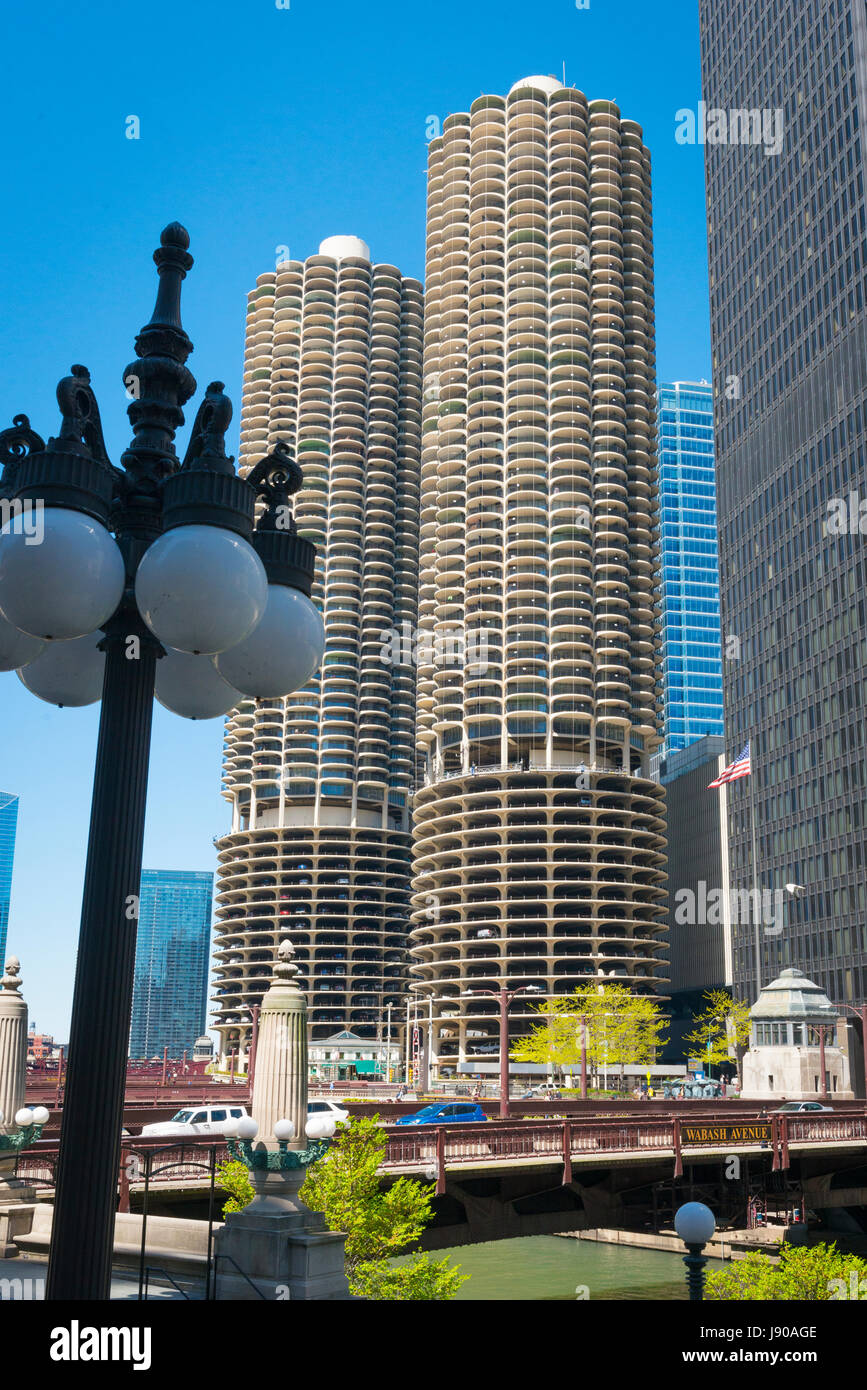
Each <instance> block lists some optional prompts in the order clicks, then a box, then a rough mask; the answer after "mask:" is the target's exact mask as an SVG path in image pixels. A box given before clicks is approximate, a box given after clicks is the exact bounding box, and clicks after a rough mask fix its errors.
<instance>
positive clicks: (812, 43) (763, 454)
mask: <svg viewBox="0 0 867 1390" xmlns="http://www.w3.org/2000/svg"><path fill="white" fill-rule="evenodd" d="M700 14H701V42H702V70H703V87H704V91H703V98H704V110H703V111H702V112H701V113H699V117H700V119H697V121H696V125H695V129H696V131H697V132H701V134H698V135H697V138H702V134H703V135H704V136H705V138H706V143H707V148H706V163H707V196H708V225H709V248H710V272H711V326H712V342H713V354H714V383H715V387H716V411H715V413H716V450H717V471H718V516H719V528H720V572H721V589H722V631H723V649H724V653H725V655H726V657H727V659H726V660H725V663H724V667H725V669H724V692H725V714H726V734H727V757H728V758H729V759H732V758H733V757H734V756H736V755H737V754H738V753H739V752H740V750H741V749H742V748H743V746H744V744H745V742H746V740H747V739H750V740H751V744H752V761H753V787H752V791H753V794H754V796H755V804H756V829H757V839H758V855H757V859H758V866H759V880H760V883H761V885H762V886H763V887H765V888H773V889H778V890H779V889H783V888H784V886H785V884H786V883H792V884H802V885H804V887H805V888H806V892H805V893H804V894H803V895H802V896H790V900H789V901H788V903H787V906H786V913H785V921H784V923H783V926H782V930H780V931H779V932H776V933H774V932H764V931H763V933H762V949H761V954H762V961H761V977H762V982H763V983H767V982H768V980H770V979H772V978H773V977H774V975H776V974H778V973H779V970H780V969H781V968H784V967H785V966H796V967H798V968H800V969H802V970H804V971H805V972H806V973H807V975H809V976H810V978H811V979H814V980H816V981H817V982H818V983H820V984H821V986H822V988H823V989H825V990H826V991H827V992H828V994H829V995H830V997H831V998H832V999H833V1000H835V1001H837V1002H841V1003H845V1002H858V1001H860V1000H862V999H864V997H865V991H867V864H865V845H864V814H865V813H864V806H865V780H867V775H865V718H864V707H865V703H867V585H865V570H867V535H863V534H861V532H860V529H859V514H858V499H859V498H865V499H867V308H865V279H867V218H865V200H864V194H865V190H864V151H863V148H862V141H863V134H862V126H861V120H860V119H859V117H860V115H861V113H863V112H864V111H865V110H867V15H865V6H864V4H863V3H862V2H861V0H858V3H850V0H799V3H798V4H797V5H795V4H793V3H792V0H700ZM721 134H725V136H726V143H721V142H720V136H721ZM864 510H865V512H867V502H865V508H864ZM841 517H842V518H843V523H842V525H841ZM864 529H865V531H867V521H865V524H864ZM729 792H730V796H729V806H730V831H731V852H730V857H731V876H732V882H733V885H734V886H736V887H749V886H750V884H751V856H750V821H749V784H748V781H747V780H746V779H744V780H743V781H741V782H739V783H735V784H734V785H733V786H732V787H730V788H729ZM734 932H735V936H734V978H735V983H736V987H737V990H738V993H739V994H742V995H750V996H752V994H753V991H754V979H755V974H754V969H755V967H754V953H753V942H752V929H751V927H749V926H748V925H742V926H739V927H738V926H736V927H735V928H734Z"/></svg>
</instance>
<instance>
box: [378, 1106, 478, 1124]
mask: <svg viewBox="0 0 867 1390" xmlns="http://www.w3.org/2000/svg"><path fill="white" fill-rule="evenodd" d="M487 1118H488V1117H487V1115H486V1114H485V1112H484V1110H483V1109H482V1107H481V1106H480V1105H470V1104H468V1103H467V1102H464V1103H463V1104H461V1103H460V1102H458V1103H455V1104H450V1105H426V1106H425V1107H424V1109H423V1110H417V1111H416V1113H415V1114H414V1115H401V1117H400V1119H399V1120H395V1122H394V1123H395V1124H396V1125H453V1124H458V1123H460V1122H461V1121H469V1122H470V1123H472V1124H479V1122H480V1121H482V1120H487Z"/></svg>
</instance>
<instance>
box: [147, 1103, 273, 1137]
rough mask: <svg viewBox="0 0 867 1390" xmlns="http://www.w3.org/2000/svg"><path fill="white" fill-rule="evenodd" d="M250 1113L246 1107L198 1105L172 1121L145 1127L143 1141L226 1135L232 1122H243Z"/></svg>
mask: <svg viewBox="0 0 867 1390" xmlns="http://www.w3.org/2000/svg"><path fill="white" fill-rule="evenodd" d="M248 1113H249V1112H248V1110H247V1107H246V1106H245V1105H226V1104H223V1105H197V1106H187V1107H186V1108H185V1109H184V1110H179V1111H178V1113H177V1114H176V1115H173V1116H172V1118H171V1119H170V1120H159V1121H157V1123H156V1124H152V1125H144V1126H143V1127H142V1132H141V1137H142V1138H143V1139H173V1138H174V1137H175V1136H176V1135H184V1134H224V1133H225V1128H226V1125H227V1124H228V1122H229V1121H230V1120H232V1121H235V1120H241V1119H243V1118H244V1116H245V1115H247V1114H248Z"/></svg>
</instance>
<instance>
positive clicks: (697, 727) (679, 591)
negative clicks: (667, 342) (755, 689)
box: [659, 381, 723, 755]
mask: <svg viewBox="0 0 867 1390" xmlns="http://www.w3.org/2000/svg"><path fill="white" fill-rule="evenodd" d="M659 512H660V517H659V520H660V525H659V531H660V561H661V567H662V679H663V698H664V737H665V742H664V750H665V753H666V755H668V754H671V753H675V752H677V750H678V749H679V748H687V747H689V745H690V744H691V743H695V742H696V740H697V739H700V738H705V737H707V736H715V735H721V734H722V732H723V696H722V648H721V644H720V621H719V561H718V555H717V528H716V478H715V472H714V447H713V387H712V386H709V385H708V384H707V382H691V381H676V382H672V383H671V384H667V385H661V386H660V388H659Z"/></svg>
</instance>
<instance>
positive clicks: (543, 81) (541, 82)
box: [509, 75, 563, 96]
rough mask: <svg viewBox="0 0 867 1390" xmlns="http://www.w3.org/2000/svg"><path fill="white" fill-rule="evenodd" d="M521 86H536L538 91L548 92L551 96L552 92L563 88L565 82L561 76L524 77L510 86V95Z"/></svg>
mask: <svg viewBox="0 0 867 1390" xmlns="http://www.w3.org/2000/svg"><path fill="white" fill-rule="evenodd" d="M519 87H535V89H536V91H537V92H547V93H548V95H549V96H551V94H552V92H559V91H561V90H562V87H563V83H562V82H561V81H560V79H559V77H539V76H538V75H537V76H536V77H522V78H521V80H520V82H515V83H513V84H512V86H511V87H510V88H509V96H511V95H512V93H513V92H517V90H518V88H519Z"/></svg>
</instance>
